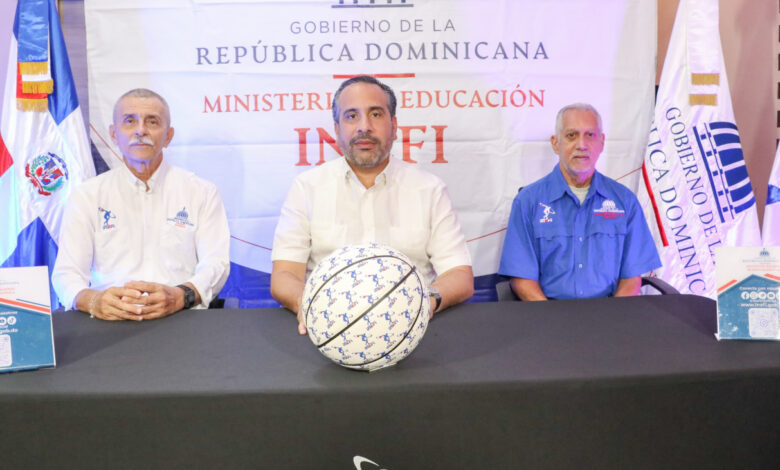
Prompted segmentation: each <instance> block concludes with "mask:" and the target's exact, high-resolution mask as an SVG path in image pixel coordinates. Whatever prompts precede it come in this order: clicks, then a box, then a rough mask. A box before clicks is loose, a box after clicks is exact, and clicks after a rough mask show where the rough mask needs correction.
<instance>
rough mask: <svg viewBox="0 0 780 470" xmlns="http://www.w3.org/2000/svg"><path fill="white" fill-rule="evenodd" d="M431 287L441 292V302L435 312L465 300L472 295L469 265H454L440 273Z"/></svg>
mask: <svg viewBox="0 0 780 470" xmlns="http://www.w3.org/2000/svg"><path fill="white" fill-rule="evenodd" d="M432 285H433V287H435V288H436V289H438V290H439V293H440V294H441V304H439V309H438V310H437V312H441V311H442V310H444V309H445V308H447V307H451V306H453V305H457V304H459V303H461V302H465V301H466V300H468V299H470V298H471V296H472V295H474V272H473V271H472V269H471V266H455V267H454V268H452V269H449V270H447V271H445V272H444V273H442V274H441V275H440V276H439V278H438V279H436V281H434V282H433V284H432Z"/></svg>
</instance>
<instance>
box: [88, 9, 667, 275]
mask: <svg viewBox="0 0 780 470" xmlns="http://www.w3.org/2000/svg"><path fill="white" fill-rule="evenodd" d="M85 12H86V24H87V53H88V67H89V93H90V119H91V125H90V127H91V135H92V139H93V141H94V143H95V145H96V146H97V147H98V149H99V151H100V152H101V154H102V156H103V158H104V159H105V160H106V162H107V163H108V164H109V166H111V167H113V166H116V165H117V164H120V159H119V157H118V152H117V150H116V149H115V148H114V147H113V146H112V144H111V143H110V139H109V138H108V131H107V128H108V125H109V124H110V123H111V112H112V107H113V104H114V101H115V100H116V99H117V97H118V96H119V95H121V94H122V93H123V92H125V91H127V90H129V89H131V88H136V87H147V88H151V89H153V90H155V91H157V92H159V93H160V94H161V95H163V96H165V97H166V99H167V100H168V101H169V103H170V106H171V114H172V123H173V126H174V127H175V129H176V136H175V138H174V140H173V142H172V144H171V147H169V149H168V150H167V151H166V153H165V156H166V157H165V158H168V159H170V160H171V161H173V162H174V163H175V164H177V165H180V166H182V167H185V168H188V169H190V170H192V171H194V172H195V173H197V174H199V175H200V176H202V177H205V178H206V179H209V180H211V181H213V182H214V183H216V184H217V185H218V187H219V188H220V191H221V194H222V198H223V199H224V202H225V206H226V209H227V212H228V218H229V221H230V229H231V234H232V240H231V260H232V261H233V262H235V263H238V264H240V265H243V266H246V267H249V268H251V269H255V270H259V271H263V272H270V270H271V263H270V248H271V246H272V244H273V232H274V228H275V225H276V221H277V218H278V214H279V209H280V207H281V204H282V202H283V200H284V197H285V196H286V193H287V190H288V188H289V185H290V183H291V181H292V179H293V177H294V176H295V175H296V174H298V173H299V172H301V171H305V170H306V169H308V168H311V167H312V166H313V165H316V164H317V163H318V162H322V161H326V160H330V159H333V158H338V157H339V154H338V152H337V150H336V144H335V139H334V137H333V136H334V131H333V119H332V117H331V111H330V101H331V99H332V94H333V93H334V92H335V90H336V88H337V87H338V85H339V84H340V83H341V82H342V81H343V80H344V79H345V78H348V77H349V76H351V75H356V74H372V75H377V76H378V77H379V78H380V79H381V80H383V81H385V82H386V83H388V84H389V85H390V86H391V87H392V88H393V89H394V90H395V92H396V95H397V97H398V110H397V115H398V124H399V131H398V135H397V140H396V142H395V144H394V146H393V155H394V156H395V157H397V158H403V159H405V160H409V161H414V162H416V163H417V164H418V165H420V166H421V167H423V168H424V169H426V170H428V171H431V172H433V173H435V174H437V175H439V176H440V177H441V178H442V179H443V180H444V181H445V182H446V183H447V185H448V187H449V190H450V195H451V197H452V199H453V203H454V205H455V208H456V210H457V213H458V216H459V218H460V221H461V224H462V226H463V230H464V232H465V235H466V238H467V240H469V243H468V245H469V249H470V250H471V253H472V256H473V259H474V271H475V274H476V275H485V274H492V273H495V272H496V270H497V268H498V260H499V256H500V251H501V246H502V243H503V238H504V230H505V229H506V222H507V219H508V216H509V210H510V206H511V200H512V198H513V197H514V195H515V194H516V193H517V189H518V187H520V186H524V185H527V184H529V183H531V182H533V181H534V180H536V179H538V178H540V177H542V176H543V175H545V174H546V173H548V172H549V171H550V170H551V169H552V168H553V166H554V165H555V164H556V163H557V157H556V156H555V155H554V154H553V152H552V150H551V148H550V144H549V137H550V135H551V134H552V133H553V128H554V120H555V114H556V112H557V110H558V109H559V108H560V107H562V106H564V105H566V104H569V103H571V102H577V101H584V102H589V103H592V104H593V105H594V106H595V107H596V108H598V109H599V110H600V111H601V113H602V115H603V118H604V128H605V132H606V136H607V145H606V150H605V152H604V154H603V155H602V157H601V159H600V161H599V170H600V171H602V172H603V173H605V174H606V175H608V176H611V177H613V178H618V179H619V180H620V181H621V182H623V183H624V184H626V186H628V187H629V188H631V189H633V190H635V189H636V188H637V185H638V183H639V178H640V171H639V169H640V168H641V163H642V155H643V154H644V149H645V146H646V144H647V135H648V129H649V128H650V121H651V117H652V109H653V90H654V79H655V53H656V28H657V24H656V2H648V1H643V0H589V1H584V0H548V1H544V2H540V1H537V0H481V1H467V0H405V1H404V0H389V1H387V0H382V1H376V2H374V0H321V1H236V0H232V1H227V0H222V1H218V0H210V1H206V0H125V1H123V2H102V1H97V0H86V1H85Z"/></svg>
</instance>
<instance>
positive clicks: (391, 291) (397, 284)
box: [309, 256, 417, 348]
mask: <svg viewBox="0 0 780 470" xmlns="http://www.w3.org/2000/svg"><path fill="white" fill-rule="evenodd" d="M373 258H382V256H374V257H373ZM366 259H370V258H366ZM396 259H399V260H401V261H403V262H404V263H406V261H405V260H402V259H401V258H396ZM406 265H407V266H411V267H412V269H411V270H410V271H409V272H408V273H406V275H405V276H404V277H402V278H401V280H400V281H398V283H396V284H395V285H394V286H393V288H392V289H390V290H388V291H387V292H385V293H384V295H382V297H380V298H379V300H377V301H376V302H375V303H374V304H373V305H371V306H370V307H368V309H366V311H365V312H363V313H361V314H360V315H358V316H357V317H356V318H355V320H353V321H352V322H351V323H349V324H348V325H347V326H345V327H344V328H342V329H341V331H339V332H338V333H336V334H335V335H333V336H331V337H330V338H328V339H327V340H326V341H325V342H324V343H321V344H318V345H317V348H321V347H323V346H326V345H327V344H328V343H330V342H331V341H333V340H334V339H336V338H338V337H339V335H341V333H344V332H345V331H347V330H348V329H349V328H350V327H351V326H352V325H354V324H355V322H357V321H358V320H360V319H361V318H363V317H365V316H366V315H367V314H368V312H370V311H371V310H373V309H374V307H375V306H376V305H377V304H379V303H381V302H382V301H383V300H385V299H386V298H387V296H388V295H390V294H392V293H393V292H394V291H395V290H396V289H397V288H398V286H400V285H401V284H402V283H403V282H404V281H406V279H407V278H408V277H409V276H411V275H412V273H413V272H415V271H416V270H417V266H414V265H410V264H409V263H406ZM344 269H346V268H344ZM328 280H330V279H328ZM317 293H319V289H317ZM314 297H316V295H315V296H314ZM314 297H312V298H314ZM309 307H310V308H311V303H309Z"/></svg>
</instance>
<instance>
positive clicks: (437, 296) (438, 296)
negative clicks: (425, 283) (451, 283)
mask: <svg viewBox="0 0 780 470" xmlns="http://www.w3.org/2000/svg"><path fill="white" fill-rule="evenodd" d="M428 296H429V297H433V298H434V299H436V306H435V307H433V311H434V312H435V311H436V310H439V305H441V292H439V289H437V288H435V287H433V286H430V287H428Z"/></svg>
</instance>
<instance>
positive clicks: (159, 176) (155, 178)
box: [121, 158, 170, 192]
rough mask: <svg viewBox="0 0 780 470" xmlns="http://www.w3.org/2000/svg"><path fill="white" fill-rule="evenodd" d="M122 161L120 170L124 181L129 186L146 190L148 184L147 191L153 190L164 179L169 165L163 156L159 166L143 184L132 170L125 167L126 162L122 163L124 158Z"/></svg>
mask: <svg viewBox="0 0 780 470" xmlns="http://www.w3.org/2000/svg"><path fill="white" fill-rule="evenodd" d="M122 163H123V164H122V168H121V171H122V176H123V178H124V179H125V181H126V182H127V183H128V184H129V185H130V186H133V187H138V188H141V189H142V190H143V191H146V187H147V186H148V187H149V192H153V191H154V190H155V189H156V188H157V187H158V186H159V185H161V184H162V182H163V181H164V180H165V175H166V174H167V173H168V168H169V167H170V164H169V163H168V161H167V160H165V158H163V159H162V161H161V162H160V166H158V167H157V169H156V170H155V171H154V173H152V176H151V177H150V178H149V181H147V182H146V183H145V184H144V182H143V181H141V180H140V179H138V177H137V176H135V175H134V174H133V172H132V171H130V168H128V167H127V164H126V163H124V160H123V161H122Z"/></svg>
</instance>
